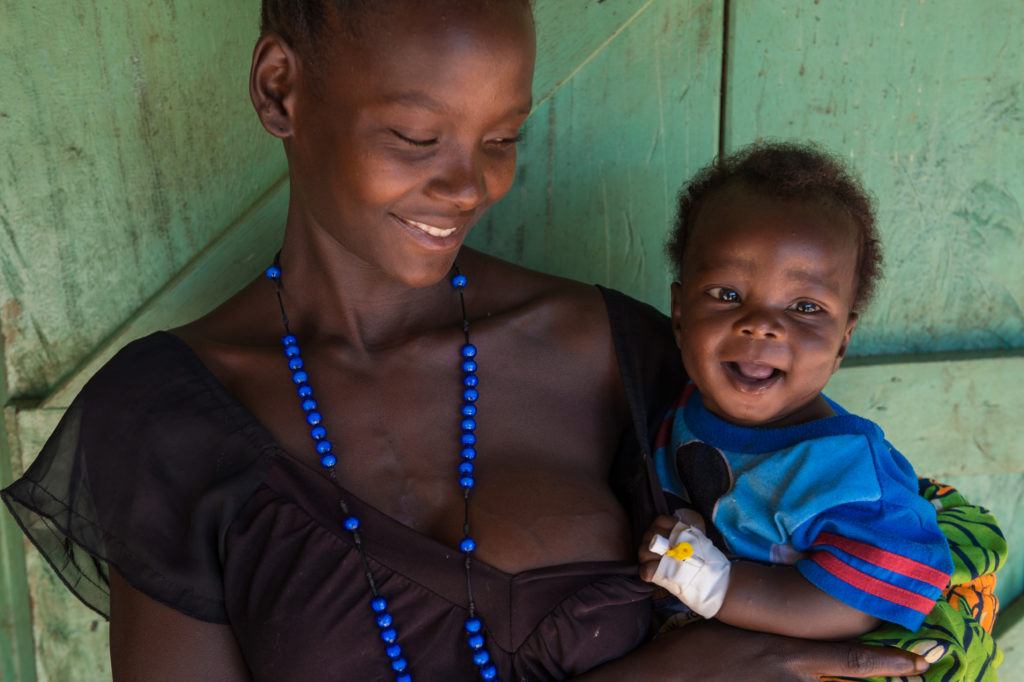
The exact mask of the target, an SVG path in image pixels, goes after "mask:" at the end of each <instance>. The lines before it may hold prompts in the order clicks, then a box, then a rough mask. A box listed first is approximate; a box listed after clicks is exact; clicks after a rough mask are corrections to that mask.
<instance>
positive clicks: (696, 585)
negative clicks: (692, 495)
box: [649, 522, 732, 618]
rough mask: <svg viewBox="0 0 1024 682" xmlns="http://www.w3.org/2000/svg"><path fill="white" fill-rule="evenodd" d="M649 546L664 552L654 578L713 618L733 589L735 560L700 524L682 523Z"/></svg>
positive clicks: (655, 539)
mask: <svg viewBox="0 0 1024 682" xmlns="http://www.w3.org/2000/svg"><path fill="white" fill-rule="evenodd" d="M649 549H650V550H651V551H652V552H654V553H655V554H659V555H661V560H660V561H659V562H658V568H657V570H656V571H655V572H654V577H653V578H652V579H651V582H653V583H654V584H655V585H658V586H659V587H662V588H664V589H666V590H668V591H669V592H671V593H672V594H674V595H675V596H676V597H678V598H679V600H680V601H682V602H683V603H684V604H686V605H687V606H689V607H690V609H692V610H693V611H694V612H695V613H698V614H700V615H701V616H704V617H705V618H713V617H714V616H715V614H717V613H718V611H719V609H721V608H722V602H724V601H725V593H726V592H727V591H728V589H729V570H730V568H731V566H732V564H731V562H730V561H729V560H728V559H727V558H726V557H725V555H724V554H722V552H721V551H720V550H719V549H718V548H717V547H715V545H714V543H712V542H711V540H709V539H708V538H707V536H706V535H704V533H703V532H702V531H701V530H700V529H699V528H697V527H695V526H690V525H688V524H686V523H683V522H679V523H676V525H675V526H674V527H673V528H672V531H671V533H669V536H668V537H667V538H666V537H665V536H663V535H655V536H654V537H653V538H651V542H650V546H649Z"/></svg>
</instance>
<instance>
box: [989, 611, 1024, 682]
mask: <svg viewBox="0 0 1024 682" xmlns="http://www.w3.org/2000/svg"><path fill="white" fill-rule="evenodd" d="M994 634H995V636H996V642H998V643H999V647H1000V648H1001V649H1002V650H1003V654H1004V655H1005V656H1006V658H1005V659H1004V660H1003V667H1002V668H1001V669H1000V670H999V679H1000V680H1003V682H1024V598H1021V599H1018V600H1017V601H1016V602H1014V603H1013V604H1010V605H1009V607H1008V608H1006V609H1004V610H1003V612H1002V613H1001V614H1000V616H999V621H998V622H997V623H996V627H995V631H994Z"/></svg>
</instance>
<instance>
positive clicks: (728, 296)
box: [708, 287, 740, 303]
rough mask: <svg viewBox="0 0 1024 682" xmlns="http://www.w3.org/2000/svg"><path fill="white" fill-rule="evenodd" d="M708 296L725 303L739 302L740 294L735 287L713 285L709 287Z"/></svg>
mask: <svg viewBox="0 0 1024 682" xmlns="http://www.w3.org/2000/svg"><path fill="white" fill-rule="evenodd" d="M708 296H710V297H711V298H717V299H718V300H719V301H722V302H723V303H739V302H740V295H739V292H737V291H736V290H735V289H730V288H729V287H711V288H710V289H708Z"/></svg>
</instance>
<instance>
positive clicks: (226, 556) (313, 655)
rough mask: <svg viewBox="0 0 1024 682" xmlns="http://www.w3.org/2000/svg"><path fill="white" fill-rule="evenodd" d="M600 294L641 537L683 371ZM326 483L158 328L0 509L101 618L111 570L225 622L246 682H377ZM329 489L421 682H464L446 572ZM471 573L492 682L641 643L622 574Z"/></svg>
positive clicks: (624, 496)
mask: <svg viewBox="0 0 1024 682" xmlns="http://www.w3.org/2000/svg"><path fill="white" fill-rule="evenodd" d="M601 292H602V294H603V295H604V297H605V301H606V304H607V307H608V314H609V319H610V322H611V327H612V333H613V337H614V340H615V347H616V353H617V356H618V361H619V365H620V368H621V372H622V378H623V383H624V386H625V390H626V395H627V399H628V402H629V405H630V409H631V411H632V417H633V419H632V428H631V429H630V432H629V433H627V434H626V435H625V436H624V438H623V440H622V443H621V444H620V448H619V452H618V453H617V456H616V458H615V460H614V464H613V470H612V473H611V484H612V487H613V489H614V490H615V492H616V494H617V495H618V497H619V499H620V500H622V502H623V505H624V506H625V508H626V509H627V510H628V512H629V515H630V519H631V525H632V528H633V531H634V535H635V537H637V538H639V535H640V534H641V533H642V532H643V531H644V530H645V529H646V528H647V526H648V525H649V523H650V520H651V518H652V516H653V515H654V514H655V513H659V512H661V511H663V510H664V506H665V505H664V501H663V499H662V496H661V493H660V490H659V487H658V485H657V481H656V480H654V477H653V467H652V463H651V453H650V446H649V442H650V440H651V439H650V436H651V435H652V434H653V433H654V432H655V430H656V426H657V423H658V421H659V420H660V418H661V417H662V415H663V406H666V405H667V404H668V403H669V402H670V401H671V399H672V398H673V397H674V395H675V391H676V390H677V388H678V386H680V385H681V383H682V373H681V369H680V367H679V360H678V357H679V356H678V353H677V352H676V351H675V348H674V345H673V343H672V339H671V334H670V333H669V326H668V322H667V320H666V318H665V317H664V316H662V315H660V314H659V313H657V311H655V310H654V309H652V308H650V307H649V306H646V305H644V304H642V303H639V302H637V301H635V300H633V299H630V298H628V297H626V296H624V295H622V294H620V293H618V292H614V291H610V290H607V289H602V290H601ZM334 486H335V484H334V483H331V482H330V481H328V480H327V479H326V478H324V477H323V476H321V475H320V474H319V473H317V472H313V471H311V470H309V469H307V468H306V467H304V466H302V465H300V464H297V463H296V462H295V461H294V460H291V459H290V458H289V457H288V456H287V455H286V454H285V453H284V452H283V451H282V450H281V449H280V448H279V447H278V446H277V444H276V443H275V442H274V441H273V439H272V438H271V437H270V434H269V433H268V432H267V431H266V429H265V428H264V427H263V426H262V425H261V424H260V423H259V422H258V421H257V420H256V418H255V417H254V416H253V415H252V414H251V413H250V412H248V410H246V409H245V408H244V407H243V406H242V405H241V404H240V403H238V401H237V400H235V399H234V398H233V397H232V396H230V395H229V394H228V393H227V392H226V391H225V389H224V387H223V386H222V385H221V384H220V383H219V382H218V381H217V380H216V378H215V377H214V376H213V375H212V374H211V373H210V372H209V370H207V369H206V367H205V366H203V365H202V363H201V362H200V361H199V359H198V358H197V357H196V356H195V354H194V353H193V352H192V351H191V349H189V348H188V346H187V345H185V344H184V343H183V342H182V341H180V340H179V339H178V338H177V337H175V336H173V335H170V334H167V333H162V332H161V333H156V334H153V335H151V336H148V337H146V338H144V339H140V340H138V341H136V342H133V343H132V344H130V345H128V346H127V347H125V348H124V349H123V350H122V351H121V352H120V353H118V355H117V356H116V357H115V358H114V359H112V360H111V361H110V362H109V363H108V364H107V365H106V366H105V367H104V368H103V369H102V370H100V372H99V373H97V375H96V376H95V377H94V378H93V379H92V380H91V381H90V382H89V383H88V385H87V386H86V387H85V388H84V389H83V391H82V392H81V394H80V395H79V396H78V397H77V398H76V399H75V401H74V403H73V404H72V406H71V407H70V408H69V409H68V411H67V413H66V414H65V415H64V418H63V419H62V420H61V422H60V424H59V426H58V427H57V429H56V431H55V432H54V433H53V435H52V436H51V437H50V439H49V440H48V441H47V443H46V445H45V447H44V448H43V450H42V452H41V453H40V454H39V457H38V458H37V459H36V461H35V462H34V463H33V464H32V466H31V467H30V468H29V469H28V471H27V472H26V473H25V475H24V476H23V477H22V478H21V479H19V480H18V481H17V482H15V483H14V484H13V485H11V486H10V487H9V488H7V489H6V490H4V491H2V497H3V499H4V501H5V502H6V503H7V505H8V506H9V508H10V510H11V511H12V512H13V513H14V515H15V517H16V518H17V519H18V521H19V523H20V524H21V526H22V528H23V529H24V530H25V532H26V533H27V534H28V535H29V537H30V538H31V539H32V541H33V542H34V543H35V544H36V545H37V546H38V547H39V549H40V551H41V552H42V553H43V555H44V556H45V557H46V558H47V560H48V561H49V562H50V563H51V564H52V565H53V567H54V568H55V569H56V571H57V572H58V574H60V576H61V577H62V579H63V580H64V581H65V582H66V583H67V584H68V586H69V587H70V588H71V589H72V590H73V591H74V592H75V594H77V595H78V596H79V597H80V598H81V599H82V601H84V602H85V603H86V604H87V605H89V606H90V607H92V608H93V609H95V610H97V611H98V612H100V613H101V614H103V615H107V613H108V592H109V590H108V586H107V565H108V564H109V565H112V566H115V567H116V568H117V570H118V572H119V573H121V574H122V575H123V576H124V577H125V579H126V580H128V581H129V582H130V583H131V584H132V585H133V586H134V587H135V588H136V589H138V590H140V591H142V592H144V593H145V594H147V595H149V596H151V597H153V598H154V599H157V600H159V601H161V602H163V603H165V604H168V605H170V606H172V607H173V608H175V609H177V610H179V611H181V612H182V613H185V614H187V615H189V616H192V617H194V618H197V619H200V620H203V621H208V622H214V623H229V624H230V625H231V627H232V630H233V632H234V633H235V635H236V637H237V639H238V642H239V645H240V647H241V649H242V654H243V656H244V657H245V659H246V662H247V664H248V665H249V667H250V670H251V671H252V672H253V675H254V677H256V678H257V679H268V680H269V679H285V678H288V679H310V680H315V679H325V678H331V679H333V678H337V676H338V674H339V672H341V674H342V676H343V677H344V678H345V679H376V678H378V677H383V676H384V675H385V672H386V671H384V670H382V667H385V668H386V664H385V660H384V657H383V653H382V645H381V642H380V639H379V637H378V635H377V632H376V627H375V626H374V624H373V622H372V619H371V618H370V617H369V614H368V607H367V601H368V597H367V589H366V585H365V580H364V578H363V574H362V569H361V566H360V560H359V555H358V553H357V552H356V551H355V549H354V547H353V546H352V544H351V537H350V536H349V535H348V533H346V532H345V531H343V530H342V529H341V528H340V527H339V524H338V519H337V513H338V512H337V509H338V507H337V498H338V494H339V493H338V488H336V487H334ZM341 494H342V495H344V497H345V498H346V500H347V501H348V503H349V504H350V506H351V507H352V509H353V512H355V513H356V514H357V515H358V516H359V517H360V518H361V520H362V524H363V537H364V541H365V543H366V550H367V554H368V556H369V559H370V562H371V564H372V569H373V571H374V574H375V576H376V577H377V580H378V581H379V582H380V584H381V585H382V589H383V590H384V591H385V592H386V593H387V594H388V596H389V600H390V602H391V605H392V609H393V612H394V613H396V615H397V614H401V615H400V617H399V627H400V628H402V630H403V633H404V634H403V635H402V644H403V649H404V650H405V652H406V656H407V658H408V659H409V662H410V664H411V666H412V668H413V670H415V671H416V674H417V676H418V677H420V678H421V679H474V678H475V677H476V672H475V670H474V669H473V666H472V663H471V662H470V659H469V655H468V653H467V650H466V647H465V642H464V636H463V634H462V623H463V621H464V619H465V617H466V610H465V609H466V606H467V604H466V603H465V599H466V595H465V583H464V575H463V573H462V570H461V557H460V556H459V555H458V554H457V553H454V552H453V551H452V550H451V549H450V548H448V547H446V546H443V545H441V544H439V543H437V542H436V541H434V540H432V539H430V538H429V537H426V536H424V535H421V534H419V533H416V532H415V531H413V530H412V529H410V528H408V527H406V526H403V525H402V524H400V523H398V522H397V521H395V520H393V519H391V518H390V517H388V516H386V515H384V514H383V513H381V512H379V511H377V510H375V509H374V508H373V507H371V506H370V505H368V504H366V503H365V502H362V501H361V500H360V499H359V498H358V497H357V496H356V495H354V494H352V493H351V492H349V491H346V490H344V489H342V493H341ZM476 566H477V568H476V569H475V573H474V587H475V590H476V598H477V601H478V604H479V606H480V608H481V610H482V611H483V612H485V613H488V614H489V615H488V618H487V625H488V627H489V628H490V631H489V632H488V636H489V639H490V641H491V643H492V649H491V652H492V654H493V655H494V657H495V663H496V664H497V665H498V668H499V672H500V676H501V677H503V678H506V679H552V678H562V677H567V676H571V675H573V674H576V673H579V672H582V671H585V670H587V669H590V668H592V667H594V666H596V665H598V664H600V663H602V662H604V661H606V660H609V659H612V658H616V657H618V656H621V655H623V654H624V653H626V652H627V651H629V650H631V649H632V648H634V647H635V646H636V645H637V644H639V643H640V642H641V641H642V640H643V639H644V638H645V637H646V636H647V633H648V628H649V623H650V601H649V594H650V589H649V586H647V585H646V584H644V583H642V582H640V581H639V580H638V578H637V577H636V566H635V564H632V563H627V562H587V563H576V564H569V565H563V566H552V567H547V568H542V569H537V570H534V571H527V572H525V573H521V574H518V575H508V574H506V573H503V572H501V571H499V570H497V569H494V568H493V567H490V566H487V565H486V564H482V563H480V562H478V563H477V564H476ZM325 643H334V644H333V645H330V646H325Z"/></svg>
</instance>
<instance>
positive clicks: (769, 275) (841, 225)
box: [672, 186, 858, 426]
mask: <svg viewBox="0 0 1024 682" xmlns="http://www.w3.org/2000/svg"><path fill="white" fill-rule="evenodd" d="M857 248H858V245H857V232H856V227H855V225H854V223H853V221H852V220H851V218H850V217H849V216H847V215H845V214H844V212H843V211H842V210H840V209H838V208H833V207H830V206H828V205H823V204H821V203H818V202H807V201H783V200H779V199H769V198H765V197H763V196H760V195H758V194H756V193H753V192H751V191H750V190H749V189H746V188H743V187H741V186H734V187H729V188H726V189H724V190H722V191H720V192H718V193H717V194H715V195H713V196H712V197H710V198H709V200H708V201H707V203H705V204H704V206H703V208H702V209H701V210H700V213H699V215H698V216H697V223H696V225H695V226H694V231H693V233H692V234H691V236H690V241H689V244H688V245H687V250H686V256H685V261H684V264H683V281H682V282H680V283H676V284H673V286H672V323H673V329H674V330H675V334H676V342H677V343H678V344H679V347H680V350H681V351H682V356H683V363H684V365H685V366H686V371H687V373H688V374H689V376H690V378H691V379H692V380H693V381H694V383H695V384H696V385H697V388H698V389H700V392H701V394H702V396H703V398H704V402H705V404H706V406H707V407H708V409H710V410H711V411H712V412H714V413H715V414H717V415H718V416H720V417H722V418H724V419H727V420H728V421H730V422H733V423H736V424H741V425H746V426H768V425H781V424H789V423H798V422H800V421H805V420H806V419H808V418H810V417H811V414H812V410H813V409H814V408H813V407H812V406H813V405H814V404H815V403H816V402H817V398H818V395H819V393H820V391H821V389H822V388H824V386H825V384H826V383H827V382H828V379H829V377H831V376H832V373H833V372H835V370H836V369H838V368H839V363H840V361H841V359H842V356H843V354H844V353H845V351H846V346H847V344H848V343H849V341H850V335H851V333H852V332H853V328H854V326H855V324H856V315H855V314H853V313H851V307H852V305H853V299H854V294H855V286H856V266H857Z"/></svg>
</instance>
